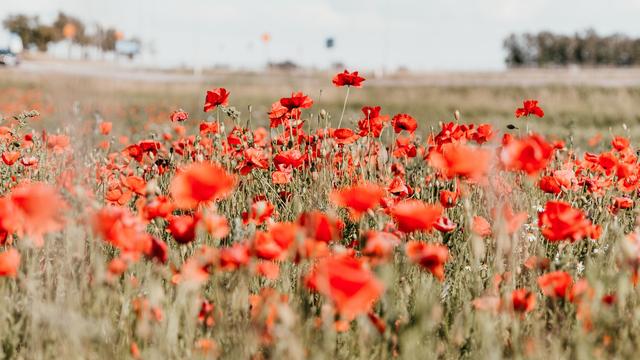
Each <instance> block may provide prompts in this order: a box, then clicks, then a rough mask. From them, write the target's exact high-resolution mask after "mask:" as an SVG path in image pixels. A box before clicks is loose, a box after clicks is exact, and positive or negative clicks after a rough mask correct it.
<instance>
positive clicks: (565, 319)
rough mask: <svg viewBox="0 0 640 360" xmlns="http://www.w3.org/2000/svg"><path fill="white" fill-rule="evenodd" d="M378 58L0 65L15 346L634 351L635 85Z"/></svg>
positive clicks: (3, 323) (153, 354) (473, 355)
mask: <svg viewBox="0 0 640 360" xmlns="http://www.w3.org/2000/svg"><path fill="white" fill-rule="evenodd" d="M367 77H368V76H366V75H365V76H363V75H362V74H358V72H355V71H354V72H349V71H346V70H345V71H344V72H340V73H338V74H335V76H334V75H331V76H327V77H323V78H320V79H318V78H303V79H301V80H298V81H294V80H292V79H289V78H286V77H282V78H279V79H277V80H280V81H281V83H280V84H275V85H274V84H272V83H266V82H264V80H263V83H260V84H258V85H257V86H256V85H252V84H251V83H250V81H249V80H255V78H254V77H246V78H242V79H240V80H238V79H231V77H229V78H221V79H220V83H219V84H195V85H193V84H192V85H191V86H189V87H188V88H186V87H184V86H183V87H181V86H182V85H176V87H174V88H172V87H171V86H170V85H166V84H165V85H157V84H156V85H147V87H148V88H147V89H146V90H145V91H147V92H146V93H145V95H140V94H137V95H136V94H134V90H133V89H129V88H126V85H123V84H114V83H112V84H110V86H109V87H108V88H105V87H104V86H100V85H96V84H94V83H92V82H91V81H90V80H83V81H79V82H78V84H82V85H83V86H84V87H82V86H75V89H76V90H74V91H67V88H66V87H64V86H61V87H58V88H56V85H55V83H56V81H58V80H56V79H53V78H52V79H50V80H51V81H49V82H47V81H40V82H38V81H34V80H29V79H27V80H24V81H22V80H20V79H19V78H17V77H15V76H13V75H11V74H9V75H8V76H7V77H6V78H5V79H3V80H0V95H1V97H0V119H1V123H0V153H1V158H2V162H0V176H1V179H2V182H1V185H0V309H2V310H1V311H0V358H6V359H52V358H55V359H102V358H114V359H123V358H134V359H185V358H202V359H209V358H221V359H325V358H336V359H388V358H399V359H458V358H464V359H484V358H490V359H500V358H531V359H538V358H540V359H557V358H572V359H573V358H575V359H583V358H585V359H590V358H596V359H611V358H634V356H636V353H637V351H636V350H637V348H638V347H639V346H640V343H639V342H640V335H638V334H640V301H639V300H640V290H639V288H638V286H637V283H638V282H639V281H640V275H639V273H638V270H639V268H640V232H638V231H639V230H638V228H637V227H640V221H638V220H637V215H638V214H637V210H636V207H635V205H636V202H637V198H638V196H637V194H638V190H639V187H640V167H639V165H638V155H637V153H636V148H635V147H634V142H633V141H634V140H638V139H640V136H638V135H639V132H638V130H636V128H637V123H638V120H639V119H640V110H638V109H637V108H636V106H635V105H636V104H638V101H640V94H638V92H637V90H634V89H631V88H581V87H575V88H567V87H561V86H547V87H535V88H531V89H527V88H522V87H512V88H506V87H495V88H478V87H439V88H436V87H415V86H414V87H412V86H406V87H402V86H399V85H398V86H382V85H380V84H377V85H376V83H375V82H374V81H370V80H368V79H365V78H367ZM247 79H248V80H247ZM256 81H258V80H256ZM227 83H228V84H230V85H227ZM370 83H372V84H373V85H371V86H369V84H370ZM78 84H75V85H78ZM293 85H296V86H299V87H300V88H302V89H300V88H292V86H293ZM67 86H68V84H67ZM194 87H195V88H197V90H194ZM314 87H315V88H314ZM235 88H238V89H240V90H239V91H238V93H239V94H238V95H236V90H235ZM138 90H139V89H138ZM300 90H301V91H300ZM320 90H322V91H320ZM83 92H84V93H85V94H83ZM87 92H89V93H93V94H94V95H93V97H91V99H89V97H88V96H87V94H86V93H87ZM114 94H116V95H114ZM181 101H183V102H184V104H180V103H178V102H181ZM547 105H548V106H547ZM184 109H186V110H184ZM554 111H555V113H554Z"/></svg>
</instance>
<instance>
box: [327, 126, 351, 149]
mask: <svg viewBox="0 0 640 360" xmlns="http://www.w3.org/2000/svg"><path fill="white" fill-rule="evenodd" d="M330 133H331V137H332V138H333V139H334V140H335V141H336V143H338V144H339V145H348V144H353V143H354V142H355V141H356V140H358V134H356V133H354V132H353V130H351V129H344V128H341V129H331V130H330Z"/></svg>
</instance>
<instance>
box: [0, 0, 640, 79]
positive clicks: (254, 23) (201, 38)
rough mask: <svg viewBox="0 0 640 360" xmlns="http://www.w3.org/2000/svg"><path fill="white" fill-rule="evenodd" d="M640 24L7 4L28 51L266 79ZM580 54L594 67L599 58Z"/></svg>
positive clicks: (586, 14) (492, 62) (627, 32)
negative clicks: (288, 71) (274, 69)
mask: <svg viewBox="0 0 640 360" xmlns="http://www.w3.org/2000/svg"><path fill="white" fill-rule="evenodd" d="M639 15H640V1H638V0H615V1H601V0H563V1H552V0H535V1H527V2H523V1H519V0H484V1H473V0H430V1H415V0H366V1H363V0H312V1H293V0H273V1H259V0H234V1H215V0H213V1H212V0H181V1H170V0H110V1H98V0H3V1H2V4H1V5H0V16H1V18H2V20H3V24H4V25H5V26H4V28H5V31H11V32H14V33H17V34H18V35H19V36H20V37H21V38H22V41H23V42H25V47H26V48H27V49H29V50H30V52H31V50H32V49H34V48H37V49H38V50H41V51H44V50H46V52H47V54H48V55H50V56H52V57H56V58H73V59H81V58H82V59H99V60H102V59H114V58H117V55H118V54H120V55H125V56H127V55H132V57H133V60H134V62H135V63H138V64H141V65H147V66H153V67H163V68H172V67H185V68H193V67H196V68H211V67H228V68H235V69H240V68H242V69H261V68H263V67H264V66H265V65H266V64H267V63H269V62H271V63H291V64H295V65H297V66H301V67H312V68H327V67H330V66H332V65H335V64H342V65H345V66H349V67H357V68H360V69H363V70H364V69H366V70H378V71H383V70H386V71H394V70H398V69H409V70H461V69H462V70H487V69H491V70H495V69H502V68H504V67H505V65H506V64H505V58H506V57H507V56H508V55H509V54H508V49H505V47H504V41H505V40H506V39H508V37H509V36H510V35H511V34H523V33H530V34H539V33H541V32H549V33H550V34H555V35H565V36H569V37H572V36H576V33H577V34H578V36H581V37H583V38H597V35H598V34H599V35H600V36H611V35H617V37H618V38H616V39H612V41H614V42H620V41H623V40H624V37H625V36H628V37H630V38H631V39H633V38H634V37H638V36H640V22H639V21H637V19H638V16H639ZM65 30H66V32H65ZM539 40H540V41H541V42H543V43H545V44H541V45H540V46H545V45H546V46H549V45H551V44H547V42H550V41H552V40H551V38H550V37H547V38H543V39H539ZM592 40H593V39H592ZM592 42H593V41H592ZM555 43H556V45H557V47H559V46H562V45H563V44H561V43H560V42H559V40H556V41H555ZM567 45H571V46H574V44H567ZM0 46H1V45H0ZM591 50H598V47H596V48H594V49H591ZM627 50H628V51H630V52H633V54H629V56H633V57H634V59H635V58H636V57H638V56H640V48H639V45H638V44H637V42H636V44H635V48H633V49H627ZM620 51H622V50H620ZM570 52H581V50H580V49H570ZM582 52H583V53H584V54H582V55H583V56H585V55H586V56H587V57H588V54H587V53H588V52H589V49H585V50H583V51H582ZM608 56H610V55H608ZM584 60H585V61H588V59H584ZM603 60H604V59H603ZM616 60H619V59H616ZM556 61H557V62H561V61H563V60H562V59H556ZM576 61H582V60H581V59H576ZM606 61H613V59H610V60H606Z"/></svg>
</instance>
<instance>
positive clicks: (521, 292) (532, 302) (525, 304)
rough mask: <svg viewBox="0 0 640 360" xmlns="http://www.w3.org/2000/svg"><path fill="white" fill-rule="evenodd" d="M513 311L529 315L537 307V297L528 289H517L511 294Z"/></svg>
mask: <svg viewBox="0 0 640 360" xmlns="http://www.w3.org/2000/svg"><path fill="white" fill-rule="evenodd" d="M511 304H512V305H513V310H514V311H516V312H519V313H528V312H531V311H533V309H534V308H535V307H536V295H535V294H534V293H532V292H531V291H529V290H527V289H516V290H513V292H512V293H511Z"/></svg>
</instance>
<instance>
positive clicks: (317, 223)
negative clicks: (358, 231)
mask: <svg viewBox="0 0 640 360" xmlns="http://www.w3.org/2000/svg"><path fill="white" fill-rule="evenodd" d="M298 224H300V225H301V226H303V227H304V228H305V230H306V232H307V236H309V237H310V238H312V239H313V240H315V241H320V242H325V243H329V242H331V241H334V240H338V239H340V238H341V237H342V230H343V229H344V223H343V222H342V221H341V220H340V219H334V218H332V217H330V216H329V215H327V214H325V213H323V212H320V211H311V212H306V213H302V214H301V215H300V217H299V218H298Z"/></svg>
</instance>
